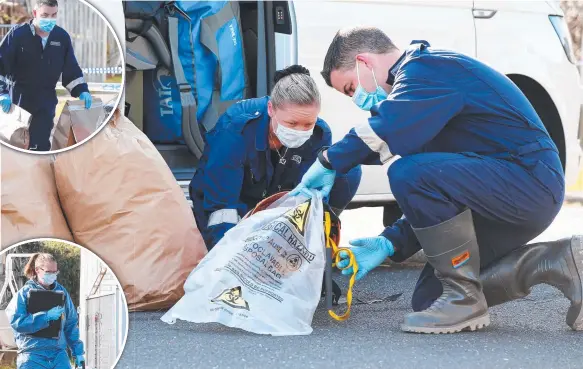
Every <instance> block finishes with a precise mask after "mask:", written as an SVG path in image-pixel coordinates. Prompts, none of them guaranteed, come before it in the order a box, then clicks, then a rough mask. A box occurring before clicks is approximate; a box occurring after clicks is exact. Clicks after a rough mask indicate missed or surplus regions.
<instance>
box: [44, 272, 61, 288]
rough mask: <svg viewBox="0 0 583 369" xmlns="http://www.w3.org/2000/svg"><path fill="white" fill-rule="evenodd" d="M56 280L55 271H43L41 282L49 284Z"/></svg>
mask: <svg viewBox="0 0 583 369" xmlns="http://www.w3.org/2000/svg"><path fill="white" fill-rule="evenodd" d="M56 280H57V275H56V274H55V273H45V274H44V275H43V277H42V278H41V282H42V283H44V284H45V285H46V286H50V285H51V284H53V283H55V281H56Z"/></svg>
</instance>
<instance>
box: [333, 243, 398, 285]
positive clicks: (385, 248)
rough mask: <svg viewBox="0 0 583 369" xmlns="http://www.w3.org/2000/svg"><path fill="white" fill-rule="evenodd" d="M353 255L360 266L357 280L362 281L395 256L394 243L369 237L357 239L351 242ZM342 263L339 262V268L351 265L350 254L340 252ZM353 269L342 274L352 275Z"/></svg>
mask: <svg viewBox="0 0 583 369" xmlns="http://www.w3.org/2000/svg"><path fill="white" fill-rule="evenodd" d="M350 245H351V246H353V247H351V250H352V253H353V254H354V257H355V259H356V263H357V264H358V272H357V273H356V280H357V281H359V280H361V279H362V278H363V277H364V276H365V275H366V274H367V273H368V272H370V271H371V270H373V269H374V268H376V267H378V266H379V265H381V263H382V262H383V261H385V259H386V258H387V257H389V256H393V254H394V253H395V249H394V247H393V243H392V242H391V241H389V240H388V239H387V238H386V237H383V236H378V237H367V238H357V239H355V240H351V241H350ZM340 258H341V259H342V260H341V261H339V262H338V264H337V267H338V268H346V267H347V266H348V264H349V263H350V260H349V259H348V253H347V252H346V251H340ZM352 273H353V268H352V267H350V268H348V269H344V270H343V271H342V274H344V275H352Z"/></svg>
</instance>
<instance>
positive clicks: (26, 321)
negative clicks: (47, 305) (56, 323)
mask: <svg viewBox="0 0 583 369" xmlns="http://www.w3.org/2000/svg"><path fill="white" fill-rule="evenodd" d="M26 305H27V303H26V296H25V294H24V291H23V290H20V291H18V293H17V301H16V310H15V311H14V315H13V316H12V319H11V320H10V325H11V326H12V329H14V330H15V331H16V332H18V333H22V334H31V333H35V332H38V331H40V330H41V329H45V328H47V327H48V326H49V320H48V318H47V313H46V312H38V313H35V314H29V313H27V311H26Z"/></svg>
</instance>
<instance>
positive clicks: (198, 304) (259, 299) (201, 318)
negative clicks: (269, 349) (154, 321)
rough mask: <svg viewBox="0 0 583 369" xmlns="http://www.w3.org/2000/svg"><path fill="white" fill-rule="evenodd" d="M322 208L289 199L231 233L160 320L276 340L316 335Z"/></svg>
mask: <svg viewBox="0 0 583 369" xmlns="http://www.w3.org/2000/svg"><path fill="white" fill-rule="evenodd" d="M325 255H326V254H325V240H324V229H323V206H322V197H321V195H320V193H319V192H317V191H314V193H313V197H312V199H311V200H308V199H306V197H303V196H298V197H289V196H284V197H283V198H281V199H280V200H278V201H277V202H276V203H274V204H273V205H272V206H270V207H269V208H268V209H266V210H264V211H261V212H259V213H257V214H255V215H253V216H251V217H249V218H248V219H245V220H243V221H242V222H241V223H239V224H238V225H237V226H236V227H234V228H232V229H231V230H230V231H229V232H227V233H226V234H225V236H224V237H223V239H222V240H221V241H220V242H219V243H218V244H217V245H216V246H215V247H214V248H213V249H212V250H211V251H210V252H209V253H208V255H207V256H206V257H205V258H204V259H203V260H202V261H201V263H200V264H199V265H198V266H197V267H196V268H195V269H194V270H193V271H192V272H191V273H190V275H189V276H188V278H187V280H186V283H185V284H184V291H185V295H184V297H182V299H180V301H178V302H177V303H176V305H174V306H173V307H172V309H170V310H169V311H168V312H167V313H166V314H164V316H162V318H161V319H162V321H164V322H166V323H170V324H173V323H174V322H175V321H176V319H182V320H187V321H191V322H195V323H207V322H217V323H221V324H224V325H226V326H229V327H234V328H241V329H244V330H246V331H249V332H253V333H258V334H271V335H274V336H284V335H305V334H310V333H312V327H311V324H312V318H313V315H314V311H315V310H316V306H317V305H318V302H319V300H320V295H321V288H322V278H323V275H324V267H325V264H326V257H325Z"/></svg>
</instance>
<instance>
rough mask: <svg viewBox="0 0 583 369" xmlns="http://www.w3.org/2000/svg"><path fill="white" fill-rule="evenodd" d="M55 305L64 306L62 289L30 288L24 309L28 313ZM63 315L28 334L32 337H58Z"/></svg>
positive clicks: (48, 308) (49, 308)
mask: <svg viewBox="0 0 583 369" xmlns="http://www.w3.org/2000/svg"><path fill="white" fill-rule="evenodd" d="M56 306H61V307H64V306H65V294H64V293H63V292H62V291H46V290H30V291H28V299H27V306H26V310H27V312H28V313H29V314H35V313H38V312H41V311H42V312H46V311H49V310H51V309H52V308H54V307H56ZM62 322H63V317H62V316H61V317H59V319H58V320H52V321H51V322H49V326H48V327H47V328H44V329H41V330H40V331H38V332H35V333H32V334H30V335H31V336H34V337H41V338H53V339H59V338H60V337H61V324H62Z"/></svg>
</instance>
